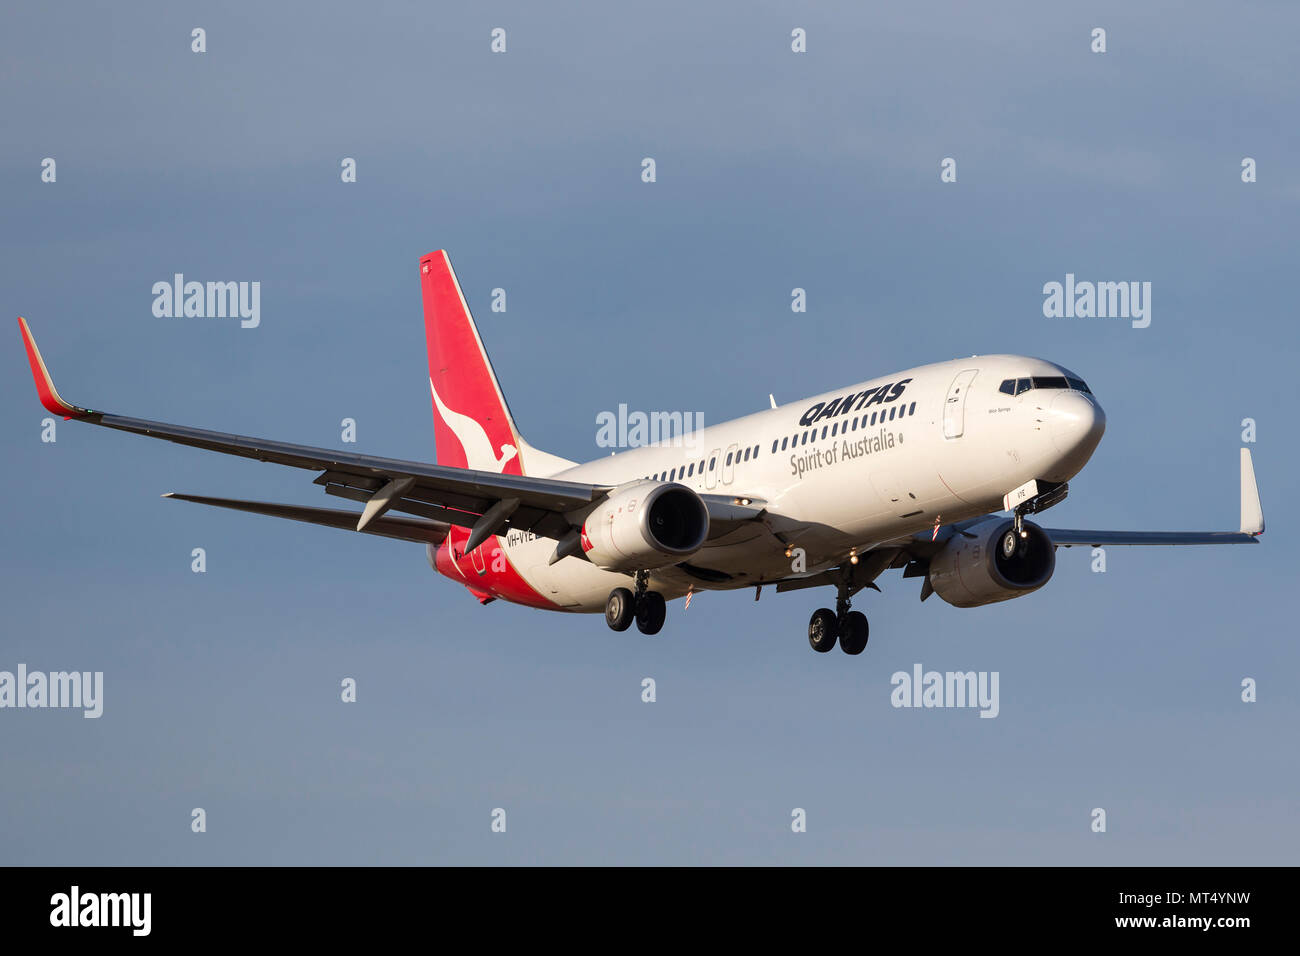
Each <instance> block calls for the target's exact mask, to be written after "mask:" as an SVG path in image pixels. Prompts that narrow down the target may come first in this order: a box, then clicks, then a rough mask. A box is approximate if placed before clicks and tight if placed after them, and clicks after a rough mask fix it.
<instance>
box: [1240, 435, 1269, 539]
mask: <svg viewBox="0 0 1300 956" xmlns="http://www.w3.org/2000/svg"><path fill="white" fill-rule="evenodd" d="M1241 533H1242V534H1263V533H1264V509H1263V508H1262V507H1261V506H1260V503H1259V486H1258V485H1257V484H1255V465H1254V463H1253V462H1252V461H1251V460H1250V449H1249V448H1243V449H1242V450H1241Z"/></svg>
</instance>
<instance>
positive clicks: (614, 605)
mask: <svg viewBox="0 0 1300 956" xmlns="http://www.w3.org/2000/svg"><path fill="white" fill-rule="evenodd" d="M635 608H636V604H635V602H634V601H633V600H632V592H631V591H629V590H628V589H627V588H614V590H612V591H610V592H609V600H607V601H606V602H605V623H606V624H608V625H609V626H610V629H611V630H615V631H626V630H627V629H628V627H630V626H631V624H632V617H633V615H634V614H635V613H636V612H635Z"/></svg>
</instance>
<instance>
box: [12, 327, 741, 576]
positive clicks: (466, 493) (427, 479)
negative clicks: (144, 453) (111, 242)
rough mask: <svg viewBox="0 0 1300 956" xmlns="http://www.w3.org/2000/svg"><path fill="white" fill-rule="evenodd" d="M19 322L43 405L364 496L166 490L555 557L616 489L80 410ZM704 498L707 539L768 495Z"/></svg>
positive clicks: (250, 508) (575, 550)
mask: <svg viewBox="0 0 1300 956" xmlns="http://www.w3.org/2000/svg"><path fill="white" fill-rule="evenodd" d="M18 325H19V328H20V329H21V331H22V336H23V344H24V345H25V347H26V349H27V359H28V362H29V363H30V364H31V367H32V376H33V378H34V379H35V381H36V392H37V395H38V396H39V397H40V400H41V404H42V405H44V406H45V408H46V409H47V410H49V411H50V412H52V413H54V414H55V415H62V416H63V417H64V419H76V420H77V421H83V422H88V423H90V424H92V425H102V426H103V427H105V428H114V429H117V430H118V431H125V432H132V433H133V434H136V435H144V436H146V437H148V438H161V439H163V440H164V441H170V442H175V443H176V444H179V445H190V446H193V447H195V448H204V449H207V450H208V451H216V452H221V453H222V454H224V455H236V456H239V457H241V458H252V459H255V460H257V461H266V462H271V463H273V464H277V465H288V466H290V467H293V468H305V469H309V470H312V471H319V472H320V474H319V475H317V477H316V479H315V481H314V483H315V484H318V485H321V486H323V487H324V489H325V492H326V493H327V494H330V495H335V496H337V497H340V498H348V499H351V500H353V501H358V502H364V503H365V508H364V509H363V510H362V511H361V512H359V513H357V512H351V511H341V510H334V509H325V508H306V507H300V506H297V505H280V504H273V503H268V502H257V501H237V500H234V499H229V498H207V497H203V496H199V495H177V494H171V495H166V496H164V497H170V498H177V499H180V500H183V501H194V502H197V503H199V504H205V505H212V506H215V507H219V508H231V509H234V510H238V511H246V512H251V513H254V514H264V515H271V516H274V517H280V518H290V519H293V520H296V521H306V522H309V523H312V524H320V525H326V526H329V527H336V528H349V527H351V528H352V529H353V530H356V531H365V532H368V533H372V534H378V535H383V536H385V537H390V538H401V539H403V540H410V541H425V542H432V543H437V542H440V541H442V540H443V539H444V538H445V537H446V535H447V528H448V527H449V526H451V525H457V526H460V527H464V528H469V529H471V534H470V537H469V539H468V540H467V541H466V543H465V548H464V550H465V551H472V550H473V549H474V548H476V547H477V546H478V545H479V544H481V543H482V542H483V541H485V540H487V538H489V537H490V536H492V535H494V534H505V533H506V532H507V531H508V530H523V531H531V532H532V533H533V534H536V535H538V536H539V537H544V538H551V539H554V540H556V541H559V542H562V544H563V547H562V548H561V547H557V550H556V553H555V555H554V556H553V558H552V562H554V561H556V560H559V559H560V558H561V557H564V556H568V555H572V556H575V557H581V556H582V555H583V552H582V550H581V548H580V547H578V531H577V528H578V527H579V526H580V525H581V518H582V516H583V515H584V513H585V511H586V510H587V509H589V508H590V506H591V505H593V504H595V503H596V502H598V501H600V500H601V499H602V498H604V497H605V496H606V495H607V494H608V493H609V492H610V491H611V490H612V489H613V487H614V486H612V485H593V484H586V483H584V482H576V481H562V480H558V479H555V478H535V477H528V476H526V475H503V474H498V473H496V472H488V471H474V470H471V469H467V468H449V467H447V466H445V465H431V464H426V463H423V462H416V461H403V460H401V459H395V458H378V457H374V456H371V455H359V454H355V453H352V452H344V451H337V450H335V449H329V448H313V447H310V446H307V445H293V444H289V443H288V442H280V441H271V440H269V439H264V438H249V437H247V436H244V435H231V434H226V433H224V432H215V431H208V430H206V429H202V428H191V427H189V426H188V425H172V424H168V423H166V422H156V421H150V420H148V419H143V418H128V417H126V416H124V415H113V414H110V413H108V412H101V411H97V410H95V409H91V408H82V407H81V406H80V405H74V404H72V403H71V402H68V401H65V400H64V399H63V397H62V396H61V395H59V392H58V389H56V388H55V387H54V381H53V379H52V377H51V376H50V373H49V370H48V369H47V368H46V366H45V360H44V358H42V357H41V353H40V350H39V349H38V348H37V347H36V340H35V339H34V338H33V337H32V333H31V329H29V328H28V327H27V322H26V321H25V320H24V319H22V318H21V317H20V318H19V319H18ZM701 497H702V498H703V499H704V503H705V506H706V507H707V508H708V511H709V518H710V523H711V524H712V525H713V534H712V535H711V536H712V537H717V536H719V535H721V534H724V533H729V532H730V531H731V530H733V529H734V528H735V527H736V526H737V525H739V524H741V523H743V522H746V521H754V520H757V519H758V518H759V516H760V515H761V514H762V510H763V507H764V505H765V502H762V501H757V500H754V499H749V498H746V499H732V498H728V497H726V496H722V495H702V496H701ZM742 500H743V503H742ZM389 510H392V511H400V512H405V513H406V514H413V515H417V516H418V517H419V518H421V519H426V520H423V521H412V520H410V519H396V518H395V519H385V518H384V517H383V515H384V514H385V513H386V512H388V511H389Z"/></svg>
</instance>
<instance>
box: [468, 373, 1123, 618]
mask: <svg viewBox="0 0 1300 956" xmlns="http://www.w3.org/2000/svg"><path fill="white" fill-rule="evenodd" d="M1034 376H1039V377H1043V380H1044V381H1051V382H1056V383H1059V382H1060V380H1061V377H1062V376H1068V377H1069V378H1070V379H1071V380H1072V381H1073V382H1076V383H1077V378H1076V377H1075V376H1074V375H1073V373H1069V372H1066V371H1065V370H1064V369H1062V368H1061V367H1060V366H1057V365H1054V364H1052V363H1050V362H1046V361H1043V360H1041V359H1034V358H1026V357H1023V356H1016V355H987V356H975V357H971V358H968V359H958V360H954V361H950V362H940V363H937V364H934V365H925V366H921V367H919V368H914V369H909V370H908V371H905V372H899V373H897V374H895V375H890V376H885V377H881V378H875V379H871V380H869V381H866V382H861V383H859V384H857V385H851V386H848V387H847V388H842V389H836V390H834V391H831V392H826V393H824V394H821V395H815V396H813V397H811V398H807V399H803V400H800V401H798V402H792V403H790V404H787V405H782V406H780V407H778V408H773V409H768V410H765V411H761V412H757V413H755V414H753V415H747V416H745V417H744V418H738V419H735V420H733V421H729V422H725V423H722V424H719V425H713V426H711V427H707V428H704V429H703V430H701V431H698V432H696V433H693V434H690V435H687V436H685V437H684V438H683V439H682V440H681V441H680V442H674V443H671V444H660V445H651V446H645V447H640V448H633V449H631V450H628V451H625V452H622V453H619V454H616V455H611V456H609V457H606V458H601V459H598V460H596V461H592V462H588V463H586V464H582V465H577V466H575V467H572V468H569V469H567V470H564V471H560V472H558V473H556V474H554V475H551V476H550V477H555V478H561V479H568V480H572V481H582V482H590V483H600V484H609V485H617V484H622V483H624V482H629V481H634V480H637V479H646V478H650V479H653V480H660V481H675V482H677V483H679V484H682V485H685V486H686V487H688V488H691V489H694V490H695V491H697V492H699V493H701V494H715V495H726V496H728V497H732V498H735V499H740V500H741V501H742V502H743V501H744V499H752V500H753V501H754V502H755V503H761V505H762V507H764V508H765V515H764V520H763V521H761V522H745V523H743V524H741V525H740V526H739V527H738V528H737V530H735V531H733V532H732V533H730V534H728V535H726V536H724V537H721V538H716V539H714V540H711V541H709V542H708V543H707V544H706V546H705V547H704V548H703V549H702V550H700V551H699V552H698V553H696V554H695V555H694V556H692V557H690V558H688V559H687V560H686V562H685V564H686V565H687V567H686V568H684V569H683V568H678V567H668V568H664V569H661V570H658V571H653V572H651V586H652V587H653V588H654V589H656V590H659V591H661V592H662V593H663V594H664V596H665V597H667V598H673V597H678V596H681V595H682V594H684V593H685V592H686V591H687V589H688V588H689V587H691V586H693V587H694V588H695V589H696V590H702V589H725V588H737V587H747V586H754V585H757V584H762V583H764V582H765V581H774V580H779V579H781V578H788V577H790V576H791V575H792V574H795V573H801V572H804V571H807V572H813V571H816V570H818V569H820V568H823V567H829V566H833V565H836V564H839V563H841V562H843V561H844V560H845V559H846V557H847V556H848V555H849V553H850V551H851V549H854V548H856V549H857V550H858V551H865V550H866V549H869V548H871V547H872V546H873V545H877V544H879V543H881V542H884V541H889V540H891V539H894V538H898V537H901V536H905V535H911V534H915V533H918V532H922V531H926V532H928V531H929V530H930V529H931V528H933V527H934V526H935V525H936V522H938V523H941V524H949V523H951V522H954V521H960V520H963V519H966V518H972V517H976V516H979V515H982V514H987V513H989V512H992V511H998V510H1001V509H1002V507H1003V502H1002V498H1003V496H1004V495H1005V494H1007V493H1008V492H1010V491H1011V490H1012V489H1015V488H1017V487H1019V486H1020V485H1022V484H1024V483H1025V482H1027V481H1029V480H1030V479H1038V480H1040V481H1042V480H1046V481H1051V482H1063V481H1066V480H1068V479H1069V478H1071V477H1073V476H1074V475H1075V474H1076V473H1077V472H1078V471H1079V470H1080V469H1081V468H1082V467H1083V466H1084V464H1085V463H1086V462H1087V461H1088V458H1089V457H1090V456H1091V454H1092V452H1093V450H1094V449H1095V448H1096V445H1097V442H1098V441H1099V440H1100V438H1101V433H1102V431H1103V430H1104V423H1105V416H1104V414H1103V413H1102V411H1101V409H1100V407H1099V406H1098V405H1097V403H1096V400H1095V399H1094V398H1093V396H1092V395H1091V394H1090V393H1088V392H1086V391H1080V390H1079V389H1078V388H1076V387H1073V386H1071V387H1064V388H1063V387H1059V385H1058V386H1056V387H1044V388H1029V389H1027V390H1024V391H1022V392H1021V393H1020V394H1009V393H1008V392H1005V391H1001V390H1000V388H1001V387H1002V384H1003V383H1004V382H1006V381H1007V380H1018V379H1026V378H1031V377H1034ZM819 415H820V417H818V416H819ZM496 544H497V545H498V546H499V547H500V548H501V549H502V553H503V554H504V555H505V556H506V557H507V558H508V560H509V562H510V564H511V565H512V566H513V568H514V570H515V571H517V572H518V574H519V575H520V576H521V577H522V578H523V580H524V581H525V582H526V583H527V585H528V586H529V587H530V588H531V589H532V590H534V591H536V592H537V594H538V595H539V596H541V597H543V598H545V599H546V600H547V601H548V602H550V603H552V604H553V605H555V606H558V607H559V608H560V609H563V610H570V611H599V610H602V609H603V608H604V606H605V601H606V598H607V597H608V595H609V592H610V590H611V588H614V587H619V586H626V585H627V582H628V580H629V576H628V575H626V574H620V573H615V572H611V571H605V570H602V569H600V568H598V567H596V566H595V565H593V564H591V563H589V562H588V561H586V560H584V559H582V558H564V559H563V560H560V561H558V562H556V563H555V564H553V565H550V564H548V559H549V558H550V556H551V554H552V552H553V551H554V548H555V542H554V541H551V540H549V539H544V538H534V537H532V536H530V535H527V534H520V533H517V532H515V533H510V534H506V535H501V536H499V537H497V539H496ZM787 549H790V550H791V551H792V552H793V554H794V556H795V561H798V562H799V563H798V564H795V563H794V561H792V558H791V557H787ZM444 573H445V572H444ZM458 573H459V572H458ZM488 577H489V579H490V577H491V575H489V576H488ZM485 583H486V582H485ZM502 596H507V595H502Z"/></svg>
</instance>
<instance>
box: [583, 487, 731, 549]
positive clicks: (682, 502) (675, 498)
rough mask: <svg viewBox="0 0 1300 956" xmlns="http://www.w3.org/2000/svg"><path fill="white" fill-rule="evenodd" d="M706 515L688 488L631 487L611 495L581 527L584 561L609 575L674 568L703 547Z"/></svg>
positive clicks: (697, 496) (705, 535) (697, 497)
mask: <svg viewBox="0 0 1300 956" xmlns="http://www.w3.org/2000/svg"><path fill="white" fill-rule="evenodd" d="M708 536H709V509H708V508H707V507H706V506H705V504H704V501H703V500H702V499H701V498H700V496H699V495H697V494H696V493H695V492H694V491H692V490H691V489H690V488H687V487H686V486H685V485H679V484H675V483H673V482H655V481H637V482H630V483H629V484H627V485H624V486H623V487H622V488H619V489H616V490H615V491H614V492H612V493H611V494H610V496H609V497H608V498H606V499H605V500H604V501H602V502H601V503H600V504H599V505H597V506H596V508H595V510H594V511H592V512H591V514H589V515H588V516H587V520H586V521H585V522H583V525H582V550H583V551H585V552H586V553H587V559H588V560H589V561H591V563H592V564H595V565H597V566H598V567H602V568H605V569H606V570H609V571H650V570H653V569H654V568H662V567H665V566H667V565H670V564H677V563H678V562H680V561H683V560H685V559H686V558H688V557H690V556H691V555H692V554H694V553H695V552H696V551H698V550H700V548H701V547H703V546H704V539H705V538H707V537H708Z"/></svg>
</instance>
